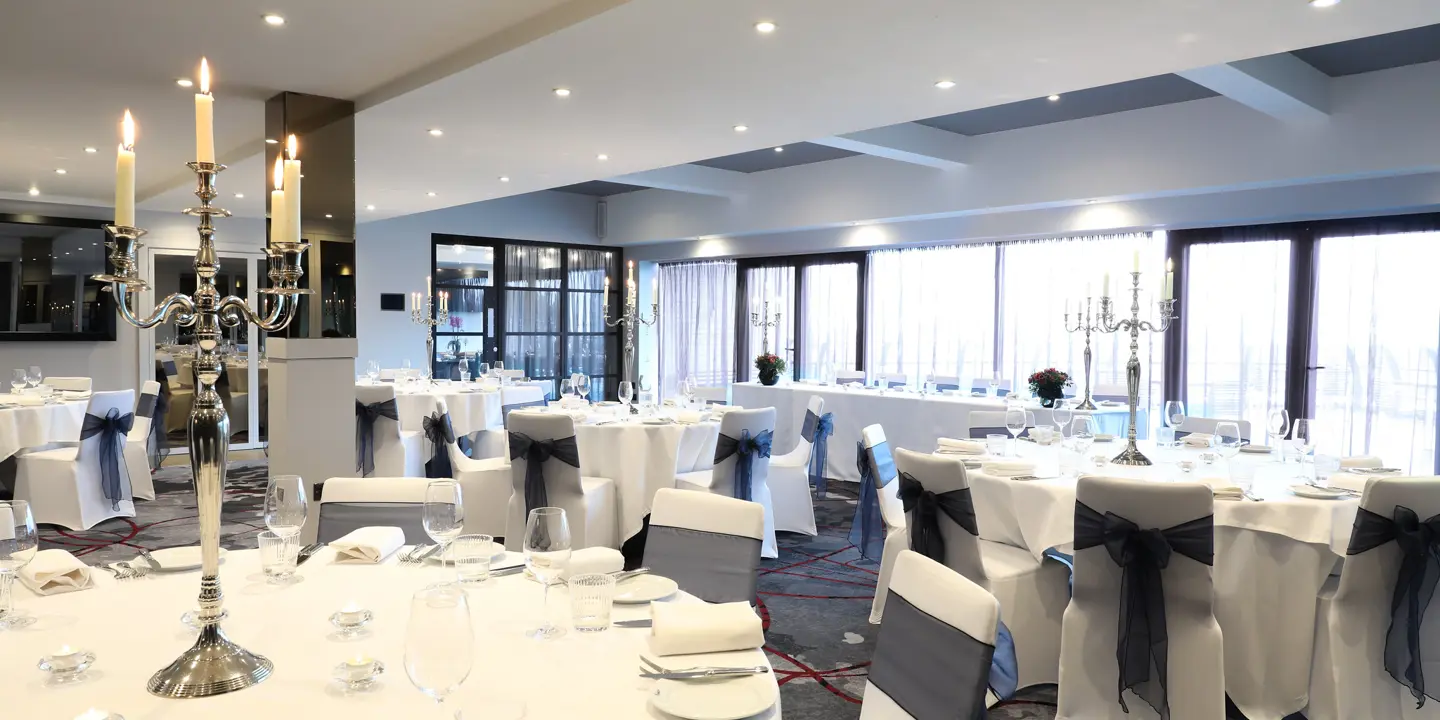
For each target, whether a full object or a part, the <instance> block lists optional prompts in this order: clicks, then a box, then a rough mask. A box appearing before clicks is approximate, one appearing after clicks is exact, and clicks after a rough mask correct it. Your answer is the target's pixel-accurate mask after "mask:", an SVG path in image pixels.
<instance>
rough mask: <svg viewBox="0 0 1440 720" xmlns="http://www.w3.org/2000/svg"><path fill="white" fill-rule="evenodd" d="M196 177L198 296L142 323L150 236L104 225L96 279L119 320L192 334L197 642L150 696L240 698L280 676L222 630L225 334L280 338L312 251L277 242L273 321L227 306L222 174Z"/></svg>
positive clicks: (237, 303) (203, 171)
mask: <svg viewBox="0 0 1440 720" xmlns="http://www.w3.org/2000/svg"><path fill="white" fill-rule="evenodd" d="M189 167H190V169H191V170H193V171H194V172H195V177H196V189H195V196H196V197H198V198H200V207H198V208H187V209H186V210H185V214H187V215H198V216H199V217H200V227H199V233H200V248H199V249H198V250H196V251H195V263H194V267H195V292H193V293H191V294H190V295H182V294H180V293H174V294H171V295H169V296H167V297H166V298H165V299H164V300H161V301H160V303H159V304H158V305H156V306H155V308H154V310H153V311H152V312H151V313H150V314H149V315H148V316H146V317H144V318H141V317H138V316H136V315H135V312H134V311H133V310H132V309H131V307H130V303H131V302H132V300H133V298H132V295H133V294H134V293H136V292H138V291H141V290H144V289H147V288H148V287H149V284H148V283H146V282H145V281H144V280H142V279H141V278H140V276H139V272H138V261H137V258H136V252H137V251H138V250H139V249H140V247H141V243H140V242H139V239H140V237H141V236H143V235H144V234H145V231H144V230H142V229H140V228H138V227H130V226H119V225H107V226H105V230H106V232H107V233H109V235H110V238H111V239H110V241H108V242H106V243H105V244H106V246H107V247H109V248H110V262H111V264H112V266H113V273H107V274H103V275H96V276H94V279H96V280H99V281H101V282H107V283H110V284H111V288H110V289H111V290H112V291H113V293H114V295H115V304H116V306H117V307H118V308H119V311H120V316H121V317H123V318H125V321H126V322H128V323H130V324H131V325H134V326H135V327H137V328H141V329H148V328H153V327H155V326H157V325H159V324H161V323H165V322H170V321H172V320H173V321H174V323H175V324H176V325H177V326H180V327H189V328H194V334H195V363H194V367H195V397H194V404H193V405H192V406H191V408H190V419H189V423H188V424H189V428H188V429H189V435H190V471H191V472H192V473H193V474H194V478H195V496H196V506H197V512H198V514H199V516H200V557H201V573H200V607H199V610H198V611H197V612H196V613H195V617H196V621H197V622H198V623H199V624H200V637H199V638H198V639H196V641H195V644H194V646H192V647H191V648H190V649H189V650H186V651H185V652H184V653H183V654H181V655H180V657H179V658H177V659H176V660H175V661H174V662H172V663H170V665H169V666H167V667H165V668H163V669H161V670H160V671H159V672H156V673H155V674H154V675H153V676H151V677H150V682H149V683H148V684H147V686H146V687H147V689H148V690H149V691H150V692H151V693H153V694H155V695H160V696H164V697H206V696H210V695H220V694H222V693H227V692H232V691H235V690H241V689H244V688H247V687H250V686H251V685H254V684H256V683H258V682H260V681H262V680H264V679H265V678H267V677H269V676H270V672H271V671H272V670H273V668H274V666H273V665H272V663H271V662H270V661H269V660H268V659H266V658H265V657H262V656H260V655H256V654H254V653H251V652H250V651H248V650H246V649H244V648H242V647H240V646H239V645H236V644H235V643H233V642H231V641H230V639H229V638H227V637H226V636H225V633H224V632H223V631H222V630H221V629H220V622H221V621H222V620H223V619H224V618H225V615H226V611H225V609H224V599H225V596H224V594H223V593H221V591H220V568H219V565H220V501H221V498H222V497H223V495H224V489H225V469H226V466H227V464H228V455H229V451H230V418H229V417H228V416H227V415H226V413H225V406H224V405H223V404H221V402H220V395H219V393H217V392H215V382H216V381H217V380H219V378H220V371H221V368H222V365H221V363H222V362H223V360H222V358H221V355H220V338H221V334H220V333H221V327H222V326H223V327H226V328H233V327H236V326H238V325H241V324H242V323H249V324H253V325H255V326H256V327H258V328H260V329H261V330H264V331H266V332H278V331H280V330H283V329H284V328H285V326H286V325H289V324H290V320H291V319H292V318H293V317H294V316H295V309H296V306H297V305H298V302H299V301H298V298H297V296H299V295H307V294H310V293H311V291H310V290H304V289H301V288H300V287H299V282H300V277H301V275H302V274H303V273H304V270H303V269H302V268H303V265H301V262H300V261H301V257H302V256H303V255H304V254H305V251H306V250H307V249H308V248H309V247H310V246H309V244H308V243H304V242H276V243H271V244H270V245H269V246H268V247H266V248H265V255H266V256H267V258H268V260H267V268H268V273H267V274H268V275H269V277H270V281H271V285H272V287H269V288H264V289H261V290H259V291H258V292H260V293H262V294H264V295H269V296H271V297H272V298H273V300H272V301H271V303H270V305H271V307H270V309H269V311H268V312H263V311H257V310H255V309H252V308H251V307H250V305H249V303H247V302H246V301H245V300H244V299H243V298H239V297H235V296H233V295H229V296H226V297H223V298H222V297H220V293H219V291H217V290H216V288H215V274H216V272H218V271H219V269H220V262H219V259H218V258H217V257H216V254H215V228H214V226H213V225H212V224H211V219H212V218H214V217H215V216H217V215H218V216H220V217H229V215H230V213H229V211H227V210H222V209H220V208H216V207H211V206H210V202H211V201H212V200H214V199H215V197H216V195H217V193H216V191H215V176H216V175H218V174H219V173H220V172H221V171H222V170H224V169H225V166H224V165H219V164H216V163H210V162H192V163H189Z"/></svg>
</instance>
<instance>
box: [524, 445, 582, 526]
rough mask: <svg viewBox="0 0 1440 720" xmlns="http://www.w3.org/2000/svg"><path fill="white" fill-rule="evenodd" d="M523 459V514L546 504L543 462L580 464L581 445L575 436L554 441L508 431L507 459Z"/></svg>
mask: <svg viewBox="0 0 1440 720" xmlns="http://www.w3.org/2000/svg"><path fill="white" fill-rule="evenodd" d="M522 457H523V458H525V517H527V518H528V517H530V511H531V510H534V509H535V508H537V507H549V505H550V499H549V493H547V492H546V490H545V461H546V460H549V459H551V458H554V459H556V460H559V461H560V462H563V463H565V464H566V465H569V466H570V467H573V468H579V467H580V446H579V445H578V444H576V442H575V436H574V435H571V436H570V437H566V438H556V439H554V440H535V439H532V438H531V437H530V436H529V435H526V434H525V433H518V432H512V433H510V459H511V460H518V459H520V458H522Z"/></svg>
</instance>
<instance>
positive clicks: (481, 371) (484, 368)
mask: <svg viewBox="0 0 1440 720" xmlns="http://www.w3.org/2000/svg"><path fill="white" fill-rule="evenodd" d="M475 377H476V378H477V379H478V378H482V377H490V363H480V364H479V365H476V366H475Z"/></svg>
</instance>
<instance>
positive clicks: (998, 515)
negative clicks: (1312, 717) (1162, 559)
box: [967, 440, 1364, 720]
mask: <svg viewBox="0 0 1440 720" xmlns="http://www.w3.org/2000/svg"><path fill="white" fill-rule="evenodd" d="M1017 446H1018V447H1019V451H1018V452H1019V453H1020V454H1021V455H1022V456H1024V457H1029V458H1031V459H1034V460H1035V461H1036V463H1037V470H1036V473H1035V474H1036V475H1037V476H1038V477H1040V478H1043V479H1039V480H1012V479H1009V478H1002V477H995V476H992V475H987V474H985V473H984V472H982V471H980V470H970V471H969V472H968V473H967V475H968V477H969V480H970V487H971V493H972V497H973V498H974V502H975V514H976V517H977V518H978V522H979V526H980V537H981V538H982V539H985V540H993V541H995V542H1000V543H1005V544H1007V545H1012V546H1014V547H1019V548H1023V549H1025V550H1029V551H1030V552H1031V554H1033V555H1034V556H1035V557H1036V558H1039V557H1041V556H1042V554H1043V553H1044V552H1045V550H1046V549H1048V548H1052V547H1054V548H1060V549H1062V550H1064V551H1066V552H1069V551H1070V546H1071V544H1072V543H1073V541H1074V537H1075V484H1076V479H1075V477H1074V476H1068V477H1066V476H1060V475H1059V472H1058V466H1059V463H1058V454H1057V452H1058V451H1057V449H1056V448H1054V447H1040V446H1038V445H1035V444H1034V443H1027V442H1020V443H1017ZM1139 446H1140V450H1141V452H1143V453H1145V455H1146V456H1147V457H1149V458H1150V459H1151V461H1152V462H1154V463H1155V464H1154V465H1152V466H1149V467H1128V466H1119V465H1114V464H1106V465H1105V466H1104V467H1100V468H1096V467H1095V465H1094V464H1093V463H1091V462H1090V460H1089V457H1093V456H1097V455H1099V456H1104V457H1113V456H1114V455H1116V454H1118V453H1119V452H1120V450H1122V449H1123V448H1124V442H1123V441H1120V440H1116V441H1113V442H1105V443H1096V444H1095V445H1094V446H1093V447H1092V448H1091V449H1090V451H1089V452H1088V453H1086V455H1087V457H1086V458H1084V459H1083V460H1082V462H1081V472H1083V473H1085V474H1094V475H1103V476H1106V477H1121V478H1132V479H1136V480H1146V481H1152V482H1175V481H1199V482H1206V483H1209V484H1211V485H1212V486H1216V487H1220V486H1225V485H1229V484H1230V481H1229V480H1228V479H1227V470H1226V465H1225V460H1223V459H1220V460H1217V461H1216V462H1215V463H1214V464H1212V465H1207V464H1205V463H1204V462H1203V461H1202V459H1201V452H1202V451H1201V450H1197V449H1189V448H1175V449H1158V448H1156V447H1155V445H1154V443H1153V442H1146V441H1142V442H1140V443H1139ZM1181 460H1189V461H1193V462H1194V463H1195V470H1194V471H1193V472H1191V473H1183V472H1182V471H1181V470H1180V468H1179V466H1178V464H1177V463H1178V462H1179V461H1181ZM1232 462H1239V463H1248V464H1250V465H1251V466H1252V467H1253V468H1254V470H1255V480H1254V484H1253V486H1252V493H1253V494H1255V495H1256V496H1258V497H1260V498H1263V501H1261V502H1254V501H1249V500H1222V499H1218V498H1217V499H1216V500H1215V565H1214V570H1213V572H1212V576H1213V578H1214V583H1215V618H1216V620H1218V621H1219V623H1220V628H1221V630H1222V631H1223V633H1224V635H1225V685H1226V692H1227V693H1228V694H1229V696H1230V698H1231V699H1232V700H1233V701H1234V702H1235V704H1236V705H1237V706H1238V707H1239V708H1240V709H1241V711H1243V712H1244V713H1245V715H1246V716H1247V717H1249V718H1251V719H1252V720H1263V719H1269V718H1274V719H1275V720H1279V719H1280V718H1283V717H1285V716H1286V715H1289V714H1291V713H1294V712H1298V711H1300V710H1301V709H1303V708H1304V706H1305V704H1306V697H1307V693H1308V691H1309V678H1310V660H1311V655H1312V651H1313V644H1314V633H1315V602H1316V597H1317V595H1318V594H1319V592H1320V587H1321V585H1322V584H1324V582H1325V578H1326V577H1327V576H1328V575H1329V574H1330V573H1331V572H1332V571H1333V570H1334V569H1335V568H1336V565H1337V561H1338V560H1339V558H1341V557H1343V556H1344V554H1345V548H1346V546H1347V545H1348V544H1349V542H1350V531H1351V526H1352V525H1353V524H1354V521H1355V514H1356V511H1357V510H1358V509H1359V506H1360V501H1359V499H1358V498H1352V499H1340V500H1313V499H1307V498H1302V497H1298V496H1296V495H1294V494H1292V493H1291V492H1290V491H1289V490H1288V489H1287V486H1289V485H1290V484H1292V483H1303V482H1304V481H1303V480H1300V479H1296V478H1294V477H1293V476H1294V475H1296V474H1298V473H1299V470H1298V466H1297V465H1296V464H1294V463H1293V462H1292V463H1289V464H1286V465H1281V464H1280V463H1279V462H1277V461H1275V460H1274V459H1272V456H1270V455H1268V454H1248V453H1242V454H1240V455H1238V456H1237V457H1236V458H1235V459H1234V460H1233V461H1232ZM1309 470H1310V468H1309V467H1307V469H1306V471H1307V472H1308V471H1309ZM1340 477H1344V475H1341V476H1337V477H1336V479H1335V480H1333V481H1332V482H1334V483H1336V484H1343V485H1345V486H1347V487H1357V486H1358V487H1363V485H1364V483H1363V480H1361V481H1360V482H1359V483H1358V484H1357V483H1356V482H1354V480H1353V479H1351V480H1350V481H1348V482H1346V481H1342V480H1340V479H1339V478H1340ZM1353 477H1358V476H1352V478H1353ZM1172 667H1176V666H1175V665H1173V664H1172Z"/></svg>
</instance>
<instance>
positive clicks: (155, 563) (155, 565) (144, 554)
mask: <svg viewBox="0 0 1440 720" xmlns="http://www.w3.org/2000/svg"><path fill="white" fill-rule="evenodd" d="M140 557H141V558H143V559H144V560H145V562H146V563H149V565H150V569H152V570H154V571H156V572H163V571H164V570H165V568H164V567H162V566H161V565H160V561H159V560H156V559H155V556H154V555H151V554H150V551H149V550H146V549H145V548H140Z"/></svg>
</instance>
